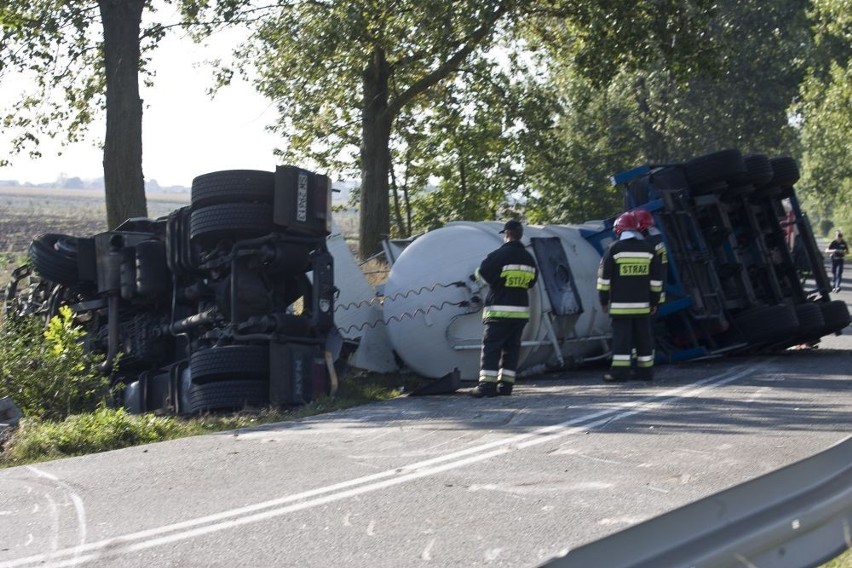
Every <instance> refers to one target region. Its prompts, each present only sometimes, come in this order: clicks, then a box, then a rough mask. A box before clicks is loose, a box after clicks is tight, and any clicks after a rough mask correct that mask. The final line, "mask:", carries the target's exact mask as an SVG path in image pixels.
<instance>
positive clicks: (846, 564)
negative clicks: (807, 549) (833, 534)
mask: <svg viewBox="0 0 852 568" xmlns="http://www.w3.org/2000/svg"><path fill="white" fill-rule="evenodd" d="M820 568H852V550H850V549H847V550H846V552H844V553H843V554H841V555H840V556H838V557H837V558H835V559H834V560H832V561H831V562H827V563H826V564H823V565H822V566H821V567H820Z"/></svg>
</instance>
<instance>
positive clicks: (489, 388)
mask: <svg viewBox="0 0 852 568" xmlns="http://www.w3.org/2000/svg"><path fill="white" fill-rule="evenodd" d="M470 396H472V397H473V398H483V397H487V398H491V397H492V396H497V383H492V382H486V381H480V382H479V384H478V385H476V387H474V388H472V389H471V390H470Z"/></svg>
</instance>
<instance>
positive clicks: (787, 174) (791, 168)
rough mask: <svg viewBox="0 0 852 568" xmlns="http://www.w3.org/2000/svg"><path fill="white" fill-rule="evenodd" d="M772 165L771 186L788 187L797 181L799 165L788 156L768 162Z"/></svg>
mask: <svg viewBox="0 0 852 568" xmlns="http://www.w3.org/2000/svg"><path fill="white" fill-rule="evenodd" d="M769 162H770V163H771V164H772V181H771V182H769V183H770V184H772V185H777V186H780V187H790V186H792V185H793V184H795V183H796V182H797V181H799V165H798V164H797V163H796V160H794V159H793V158H791V157H789V156H778V157H777V158H772V159H771V160H769Z"/></svg>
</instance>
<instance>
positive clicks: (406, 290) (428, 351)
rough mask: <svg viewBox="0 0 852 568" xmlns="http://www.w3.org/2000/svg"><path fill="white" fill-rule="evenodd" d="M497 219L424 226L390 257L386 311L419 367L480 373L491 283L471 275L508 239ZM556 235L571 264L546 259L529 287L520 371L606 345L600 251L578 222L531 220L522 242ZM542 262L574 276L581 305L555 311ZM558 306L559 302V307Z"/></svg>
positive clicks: (405, 355) (471, 376)
mask: <svg viewBox="0 0 852 568" xmlns="http://www.w3.org/2000/svg"><path fill="white" fill-rule="evenodd" d="M502 227H503V224H502V223H497V222H482V223H474V222H457V223H450V224H448V225H446V226H445V227H442V228H441V229H437V230H435V231H431V232H429V233H426V234H425V235H423V236H422V237H419V238H418V239H416V240H415V241H414V242H413V243H412V244H410V245H409V246H408V247H407V248H406V249H405V250H404V251H403V252H402V254H401V255H400V256H399V258H398V259H397V261H396V262H395V263H394V264H393V266H392V268H391V271H390V274H389V276H388V280H387V283H386V284H385V287H384V305H383V310H384V319H385V321H386V322H387V330H388V335H389V337H390V341H391V344H392V345H393V348H394V350H395V351H396V353H397V355H399V357H400V358H401V359H402V360H403V361H404V362H405V364H406V365H407V366H409V367H410V368H411V369H412V370H413V371H415V372H416V373H418V374H420V375H422V376H425V377H431V378H439V377H441V376H443V375H445V374H447V373H449V372H451V371H452V370H453V369H454V368H458V369H459V371H460V373H461V377H462V380H475V379H476V378H477V376H478V374H479V354H480V348H481V345H482V332H483V324H482V301H484V299H485V296H486V295H487V293H488V288H487V285H483V284H481V283H477V282H474V281H472V280H471V279H470V276H471V275H472V274H473V273H474V271H475V270H476V269H477V268H478V267H479V264H480V263H481V262H482V260H483V259H484V258H485V257H486V256H487V255H488V253H490V252H491V251H493V250H495V249H497V248H498V247H500V246H501V245H502V243H503V239H502V235H501V234H500V230H501V229H502ZM535 238H541V239H547V238H556V239H558V241H559V243H560V244H561V246H562V249H563V250H564V253H565V259H566V260H567V264H568V266H567V267H558V266H550V265H548V266H542V262H541V260H540V259H538V258H537V259H536V260H537V261H538V263H539V265H540V266H539V272H540V275H539V280H538V282H537V283H536V285H535V286H534V287H533V288H532V289H530V311H531V316H530V320H529V323H528V324H527V326H526V328H525V329H524V334H523V338H522V348H521V357H520V361H519V366H518V371H519V372H520V373H521V374H522V373H523V371H524V370H525V369H532V368H537V367H539V366H542V365H543V366H557V365H560V364H563V363H565V364H568V363H570V362H577V361H583V360H586V359H589V358H593V357H598V356H602V355H603V354H605V353H606V350H607V343H606V341H605V339H604V338H605V337H606V336H607V335H608V334H609V332H610V320H609V317H608V316H607V315H606V314H603V313H602V311H601V308H600V305H599V304H598V301H597V292H596V290H595V283H596V280H597V268H598V264H599V263H600V255H599V254H598V252H597V251H596V250H595V248H594V247H593V246H592V245H590V244H589V242H588V241H586V239H584V238H583V236H582V235H581V233H580V230H579V228H578V227H571V226H566V225H548V226H544V227H536V226H527V227H526V228H525V230H524V238H523V241H522V242H523V243H524V245H525V246H526V247H527V250H530V251H531V252H533V254H534V255H535V253H534V251H533V249H532V246H531V244H530V243H531V241H530V239H535ZM543 270H551V271H554V274H555V275H556V276H555V277H556V278H565V279H568V278H569V274H570V278H571V279H572V280H573V286H574V288H575V289H576V297H577V299H578V301H579V309H578V310H577V313H574V314H570V315H554V309H553V306H552V305H551V300H550V297H549V295H548V290H547V289H546V283H545V279H544V278H542V276H541V272H542V271H543ZM555 311H556V312H557V313H558V312H559V311H560V310H555Z"/></svg>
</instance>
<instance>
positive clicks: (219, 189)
mask: <svg viewBox="0 0 852 568" xmlns="http://www.w3.org/2000/svg"><path fill="white" fill-rule="evenodd" d="M274 193H275V174H274V173H272V172H264V171H260V170H224V171H221V172H212V173H209V174H204V175H200V176H198V177H196V178H195V179H193V180H192V192H191V198H190V199H191V203H192V207H193V208H197V207H204V206H207V205H215V204H218V203H233V202H241V201H260V202H263V203H270V202H272V196H273V194H274Z"/></svg>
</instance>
